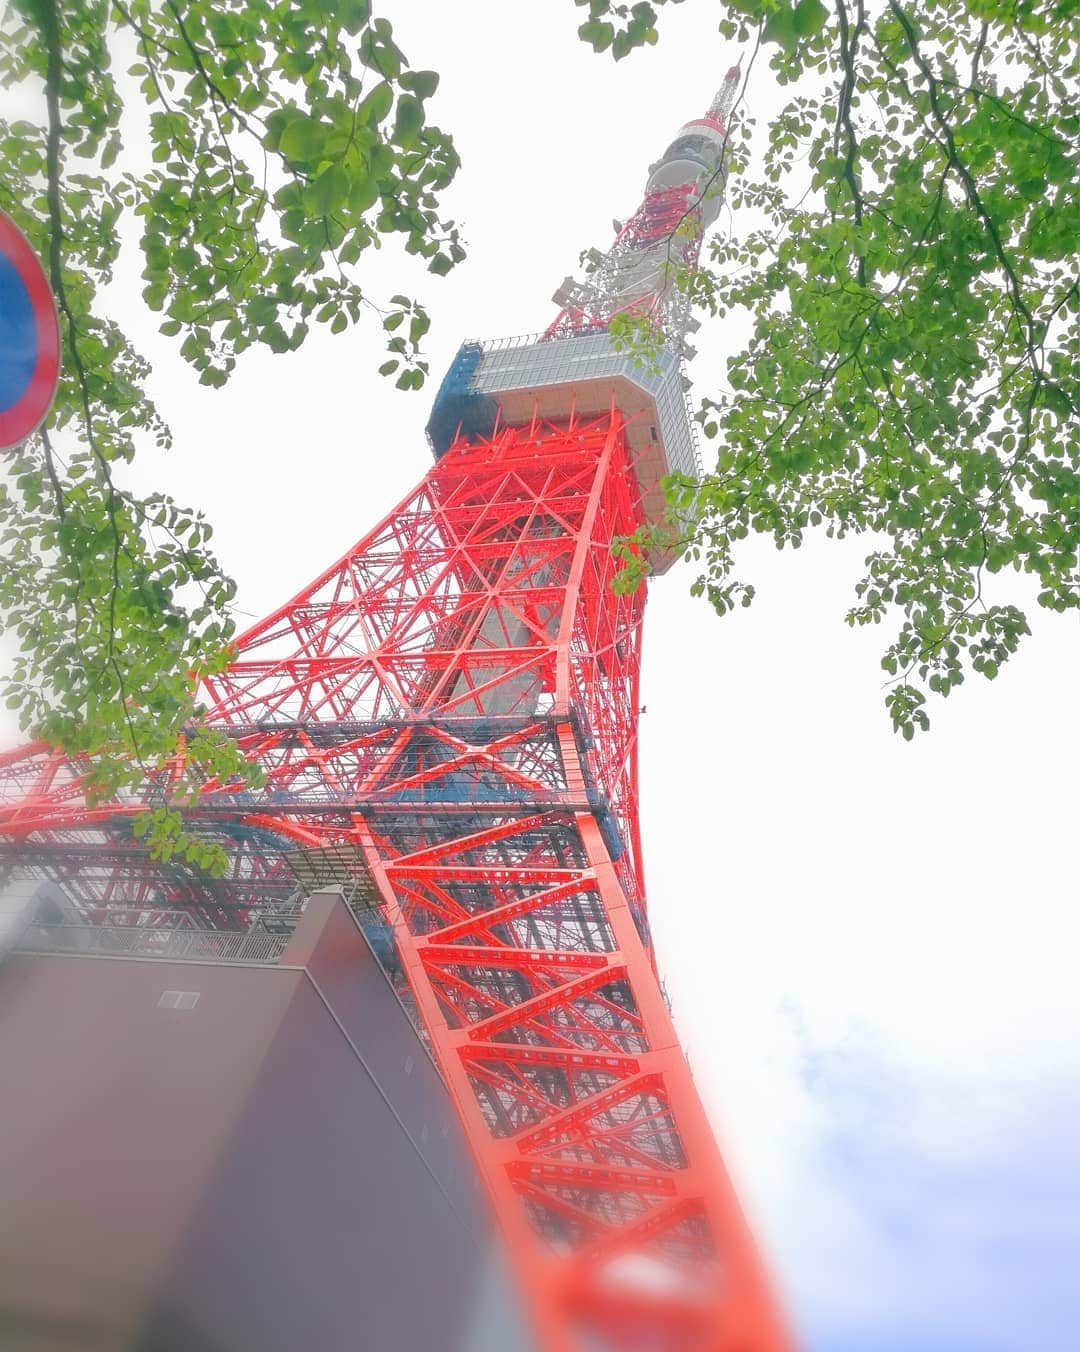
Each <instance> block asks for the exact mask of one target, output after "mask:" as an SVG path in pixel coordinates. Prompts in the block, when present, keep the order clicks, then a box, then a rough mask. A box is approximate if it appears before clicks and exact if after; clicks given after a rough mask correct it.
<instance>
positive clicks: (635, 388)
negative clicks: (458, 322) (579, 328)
mask: <svg viewBox="0 0 1080 1352" xmlns="http://www.w3.org/2000/svg"><path fill="white" fill-rule="evenodd" d="M613 406H614V407H615V408H617V409H618V410H619V412H620V413H621V414H622V415H623V417H624V419H625V420H626V441H627V446H628V448H629V450H630V455H631V460H632V463H633V466H634V473H635V475H636V477H637V482H638V485H639V487H640V490H641V511H642V516H643V519H644V520H645V521H646V522H647V523H648V524H649V525H657V524H659V523H660V522H661V521H662V520H663V519H664V516H665V513H666V502H665V497H664V489H663V481H664V478H665V477H666V476H667V475H669V474H686V475H690V476H693V477H697V476H698V475H699V474H700V462H699V459H698V450H697V443H696V440H695V437H694V432H693V424H692V423H691V421H690V410H689V406H688V403H687V398H686V380H685V377H684V375H683V370H682V359H681V356H680V354H679V351H678V349H677V348H676V347H675V346H674V345H673V344H670V343H665V344H664V345H663V347H661V348H660V351H659V353H658V355H657V357H656V360H655V362H647V361H645V360H643V359H640V358H636V357H634V356H632V355H631V354H629V353H627V352H623V351H619V350H618V349H617V348H616V347H615V345H614V343H613V342H612V340H611V338H610V336H609V335H608V333H607V332H606V331H600V332H592V333H582V334H574V335H570V336H567V337H560V338H545V337H537V336H534V337H525V338H503V339H493V340H487V341H483V342H481V341H470V342H466V343H463V344H462V346H461V347H460V348H459V349H458V352H457V355H456V356H455V358H454V360H453V361H452V362H451V364H450V369H449V370H448V371H447V373H446V376H445V377H444V379H443V382H442V384H441V385H440V387H439V392H438V394H437V395H436V396H435V403H434V405H433V406H432V410H431V417H430V419H429V420H428V425H427V434H428V440H429V442H430V443H431V449H432V451H433V453H434V455H435V458H436V459H437V460H439V459H441V458H442V457H443V456H444V455H445V454H446V453H447V451H448V450H449V449H450V447H451V446H452V445H453V444H454V442H455V441H456V440H457V439H458V438H459V437H464V438H466V439H467V440H470V441H471V440H472V439H474V438H476V439H479V438H483V437H489V436H491V435H492V433H493V431H494V430H495V428H496V426H497V425H504V426H511V427H522V426H526V425H528V424H530V423H531V422H532V421H533V420H534V419H542V420H544V421H551V422H560V421H565V420H566V419H568V418H569V417H570V416H571V415H572V414H576V415H578V416H581V415H585V416H588V415H592V414H600V413H606V412H607V411H608V410H609V409H611V408H612V407H613ZM673 560H674V555H673V554H671V553H669V552H666V551H665V552H662V553H661V552H658V551H654V552H653V554H652V556H651V558H650V562H651V565H652V571H653V572H654V573H662V572H665V571H666V570H667V568H669V567H670V565H671V563H672V562H673Z"/></svg>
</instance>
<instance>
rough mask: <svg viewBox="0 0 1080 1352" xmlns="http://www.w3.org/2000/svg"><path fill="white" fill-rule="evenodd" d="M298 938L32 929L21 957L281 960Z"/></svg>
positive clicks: (111, 928)
mask: <svg viewBox="0 0 1080 1352" xmlns="http://www.w3.org/2000/svg"><path fill="white" fill-rule="evenodd" d="M291 937H292V936H291V935H290V934H268V933H265V932H264V931H262V930H247V931H245V932H243V933H236V932H234V931H218V930H167V929H156V928H153V927H150V926H136V925H74V924H69V925H28V926H27V927H26V929H25V930H24V931H23V932H22V934H21V935H20V936H19V937H18V939H17V940H16V941H15V945H14V948H15V951H16V952H19V953H90V954H95V955H97V956H98V957H102V956H104V957H124V958H168V959H171V960H172V961H174V962H179V961H188V962H267V963H273V962H278V961H279V960H280V958H281V955H282V953H283V952H284V951H285V948H286V946H287V944H288V942H289V939H290V938H291Z"/></svg>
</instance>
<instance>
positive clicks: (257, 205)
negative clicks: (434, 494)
mask: <svg viewBox="0 0 1080 1352" xmlns="http://www.w3.org/2000/svg"><path fill="white" fill-rule="evenodd" d="M117 67H119V70H120V72H122V73H120V74H115V73H114V71H115V70H116V68H117ZM0 81H2V83H3V85H4V87H5V88H7V89H10V90H18V91H19V98H20V100H21V103H22V104H23V106H25V105H26V104H27V103H28V102H29V103H30V104H31V105H33V104H35V103H36V106H37V108H38V110H39V112H38V114H37V115H35V117H34V119H33V120H10V119H9V120H0V160H2V162H3V164H4V173H3V176H2V178H0V206H2V207H3V208H4V210H6V211H7V212H8V213H9V214H10V215H11V216H13V217H14V218H15V220H16V221H17V222H18V224H19V225H20V226H21V227H22V228H23V229H24V230H25V231H26V233H27V235H28V236H29V237H30V240H31V242H32V244H33V245H34V247H35V248H36V249H37V251H38V253H39V255H40V256H41V257H42V258H43V259H44V260H46V262H47V265H48V270H49V273H50V280H51V283H52V286H53V290H54V292H55V294H56V297H57V302H58V309H59V312H60V323H61V336H62V358H63V373H62V380H61V387H60V391H59V396H58V399H57V402H56V405H55V408H54V411H53V414H52V416H51V419H50V422H49V424H48V426H47V430H46V432H45V434H43V435H42V436H41V437H39V438H38V439H36V440H35V441H33V442H31V443H28V444H27V445H25V446H23V447H22V448H21V450H20V451H19V452H18V454H17V455H16V456H14V457H13V458H12V459H11V460H10V461H9V464H8V469H9V473H8V474H7V476H6V482H5V483H4V484H3V485H2V486H0V540H2V542H3V547H4V548H3V554H4V558H3V564H2V566H0V620H2V623H3V626H4V628H5V629H6V630H7V631H8V632H9V634H11V635H13V636H14V638H15V639H16V641H17V643H18V645H19V656H18V658H17V660H16V662H15V665H14V669H13V672H12V674H11V676H10V678H9V679H8V680H7V681H6V685H5V689H4V696H5V698H6V701H7V703H8V705H9V707H12V708H16V709H18V711H19V715H20V718H21V720H22V723H23V725H24V727H25V728H27V729H28V730H31V731H32V732H33V733H34V734H35V735H38V736H41V737H44V738H46V739H48V740H49V741H50V742H52V743H54V744H56V745H59V746H61V747H63V748H64V749H66V750H68V751H71V752H77V753H85V754H87V755H88V756H90V757H91V760H92V765H93V771H94V774H95V776H96V779H97V783H98V788H99V791H100V792H101V793H102V794H104V793H108V792H116V791H118V790H121V789H122V788H123V787H124V785H125V784H128V783H130V782H133V781H134V779H135V778H136V777H138V776H139V775H140V774H141V773H142V767H143V766H146V765H151V764H153V765H160V764H162V763H165V762H169V761H170V760H172V761H174V762H175V764H176V765H177V766H178V767H179V768H178V781H177V792H178V793H180V792H189V791H192V790H193V789H194V787H195V786H196V785H197V784H198V783H199V782H200V781H204V780H205V779H206V778H207V777H208V776H216V777H219V778H221V777H224V778H226V779H227V778H229V777H231V776H240V777H244V776H250V775H251V773H252V771H251V770H250V768H249V767H248V766H247V765H246V762H244V760H243V758H242V757H241V756H240V755H239V754H238V753H237V752H236V749H235V747H234V746H233V744H232V743H231V742H229V741H227V740H226V739H223V738H220V737H214V736H212V735H211V734H209V733H208V732H207V731H206V729H201V730H199V728H198V712H199V711H198V708H197V705H196V696H195V689H196V685H195V681H194V679H193V674H194V676H195V677H197V675H198V674H199V673H200V672H203V671H207V670H212V669H215V668H216V667H219V666H220V665H221V664H222V663H223V662H225V661H227V659H228V643H229V640H230V638H231V636H232V633H233V623H232V620H231V618H230V615H229V603H230V600H231V597H232V594H233V587H232V583H231V582H230V581H229V580H228V579H227V578H226V577H224V576H223V574H222V572H221V569H220V567H219V565H218V563H217V561H216V559H215V558H214V556H213V553H212V552H211V550H210V548H209V544H208V541H209V539H210V534H211V531H210V527H209V525H208V524H207V523H206V522H205V521H203V519H202V518H201V516H199V515H198V514H196V513H192V512H190V511H187V510H185V509H183V508H182V507H180V506H178V505H177V504H175V503H173V502H172V501H170V500H169V499H168V498H166V497H163V496H161V495H157V494H150V495H147V496H140V495H138V494H137V493H134V492H132V491H130V490H129V489H128V488H126V487H125V486H124V483H123V476H122V471H123V467H124V465H125V463H126V462H130V461H131V460H132V459H133V457H134V456H135V455H136V454H137V452H138V450H139V448H140V446H145V445H147V444H148V443H156V444H157V445H159V446H167V445H168V444H169V431H168V428H167V425H166V424H165V422H164V421H163V419H162V418H161V416H160V415H159V413H158V411H157V409H155V407H154V405H153V404H152V402H151V401H150V399H149V397H148V395H147V392H146V381H147V377H148V375H149V368H148V365H147V363H146V362H145V360H144V359H143V358H142V357H141V356H140V355H139V354H138V352H137V351H136V350H135V348H134V347H133V345H132V343H131V342H130V340H129V339H128V337H127V336H126V335H125V334H124V333H123V331H122V330H121V329H120V328H119V326H118V325H117V324H116V322H115V321H114V320H113V319H112V318H110V317H109V314H108V311H107V308H106V304H105V302H104V300H103V296H102V288H103V287H104V286H106V285H107V284H108V283H109V282H110V281H111V279H112V275H113V270H114V269H115V268H116V266H117V263H118V261H119V259H120V257H121V241H122V240H125V241H129V240H131V239H132V237H133V234H137V237H138V247H139V248H140V249H141V255H142V279H143V282H144V288H143V293H142V294H143V298H144V300H145V302H146V304H147V306H148V307H149V308H150V310H151V311H154V312H156V313H157V314H158V315H159V316H160V328H161V331H162V332H163V333H164V334H166V335H170V336H173V337H175V338H176V339H177V340H178V344H179V350H180V353H181V355H182V356H183V357H184V359H185V360H186V361H187V362H189V363H190V365H191V366H192V367H193V368H194V370H195V371H197V372H198V374H199V379H200V381H201V383H202V384H204V385H209V386H219V385H221V384H223V383H224V382H225V381H226V380H227V379H228V376H229V375H230V373H231V372H232V370H233V369H234V367H235V364H236V360H237V358H238V356H239V354H241V353H242V352H243V351H244V350H245V349H247V348H250V347H252V346H254V345H257V344H259V345H263V346H264V347H268V348H269V349H271V350H272V351H274V352H286V351H289V350H292V349H295V348H297V347H299V346H300V344H301V343H302V342H303V341H304V339H305V337H306V336H307V334H308V332H309V330H310V326H311V325H312V324H313V323H314V324H322V325H326V326H328V327H329V329H330V331H331V332H333V333H341V332H343V331H344V330H346V329H348V328H349V327H350V326H351V325H354V324H356V323H357V322H359V321H360V320H361V319H362V317H363V316H364V315H365V313H366V312H371V313H372V314H373V316H374V319H375V322H376V324H381V326H382V328H383V329H384V330H385V334H386V341H387V347H388V349H389V352H388V357H387V360H386V362H385V363H384V364H383V366H382V367H381V370H382V372H383V374H385V375H389V376H392V377H393V378H394V379H395V381H396V384H397V385H398V386H399V387H400V388H402V389H409V388H418V387H419V386H420V385H421V384H422V383H423V381H424V378H425V376H426V374H427V365H426V363H425V362H424V360H423V356H422V343H423V339H424V336H425V334H426V332H427V329H428V322H429V321H428V316H427V313H426V311H425V310H424V308H423V306H422V305H421V304H419V303H418V302H416V301H414V300H412V299H410V298H409V297H407V296H404V295H394V296H392V297H389V298H385V297H383V296H382V295H380V294H372V293H369V291H368V289H367V288H366V286H365V285H364V284H363V283H362V281H361V278H360V274H359V271H358V265H360V264H362V263H363V255H364V254H365V253H366V252H367V251H369V250H371V249H374V248H378V247H379V245H380V243H381V242H382V240H383V239H384V238H385V237H388V236H395V237H397V238H398V239H399V240H400V241H401V243H402V245H403V247H404V248H405V250H406V251H407V252H409V253H411V254H415V255H418V256H419V257H420V258H421V259H423V260H426V261H427V266H428V269H429V270H430V271H431V272H432V273H435V274H443V273H446V272H447V271H449V270H450V268H452V267H453V266H454V264H455V263H456V262H458V261H459V260H460V259H461V258H462V257H463V250H462V247H461V244H460V240H459V237H458V232H457V229H456V227H455V226H454V224H453V223H452V222H449V221H446V220H444V219H442V218H441V216H440V213H439V196H440V193H441V192H442V190H443V189H444V188H445V187H446V186H447V185H448V184H449V183H450V181H451V180H452V179H453V177H454V174H455V173H456V171H457V168H458V157H457V154H456V152H455V150H454V147H453V143H452V141H451V139H450V137H449V136H448V135H447V134H446V133H445V132H443V131H442V130H440V128H439V127H437V126H435V125H434V124H433V123H431V122H430V121H429V120H428V116H427V101H428V100H429V99H430V97H431V95H432V94H433V93H434V92H435V89H436V86H437V84H438V76H437V75H436V74H435V73H434V72H433V71H428V70H414V69H411V68H410V67H409V65H408V63H407V61H406V58H405V56H404V54H403V53H402V51H401V50H400V48H399V47H398V46H397V44H396V42H395V40H394V35H393V31H392V29H391V26H390V24H389V23H388V22H387V21H386V20H385V19H383V18H379V17H374V16H372V14H371V13H370V6H369V4H368V3H367V0H337V3H334V0H294V3H290V4H287V5H278V4H269V3H264V2H263V0H183V3H181V0H106V3H103V4H94V5H89V4H71V5H62V4H60V3H59V0H14V3H13V4H12V5H10V6H9V7H7V9H6V10H5V13H4V16H3V18H2V19H0ZM133 228H134V229H133ZM127 247H130V245H127ZM126 258H127V255H125V260H126ZM181 752H182V754H180V753H181ZM163 830H164V828H163ZM162 839H163V841H164V844H163V848H167V849H169V850H173V849H178V848H183V849H187V848H188V847H189V846H190V847H191V848H192V849H194V848H196V847H195V844H194V843H192V842H187V841H186V840H179V841H177V840H167V841H166V840H164V837H162ZM204 862H212V861H204Z"/></svg>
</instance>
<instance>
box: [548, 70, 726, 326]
mask: <svg viewBox="0 0 1080 1352" xmlns="http://www.w3.org/2000/svg"><path fill="white" fill-rule="evenodd" d="M739 77H740V69H739V67H738V66H732V68H731V69H730V70H729V71H728V73H727V75H726V76H725V78H724V83H723V84H722V85H721V87H720V89H719V90H718V92H717V94H716V96H715V98H714V99H713V101H712V103H711V104H710V105H709V108H708V111H707V112H706V113H705V115H704V116H703V117H699V118H694V119H692V120H691V121H689V122H687V123H685V124H684V125H683V126H682V127H681V128H680V130H679V133H678V135H677V136H676V137H675V139H674V140H673V141H672V142H671V144H670V145H669V146H668V148H667V149H666V150H665V151H664V153H663V155H662V156H661V157H660V159H659V160H657V161H656V163H655V164H652V165H650V167H649V178H648V181H647V183H646V185H645V197H644V200H643V201H642V203H641V205H640V206H639V207H638V209H637V211H635V212H634V214H633V215H632V216H631V217H630V219H629V220H628V221H626V222H625V223H624V224H622V225H619V224H618V223H616V224H617V234H616V237H615V240H614V242H613V244H612V245H611V247H610V248H609V249H608V251H607V252H606V253H601V252H600V250H598V249H592V250H590V251H589V253H588V254H587V255H586V264H587V275H586V278H585V280H583V281H577V280H576V279H575V278H572V277H567V278H566V280H565V281H564V282H563V284H562V286H561V287H560V288H559V290H558V291H557V292H556V293H555V295H554V296H553V298H552V299H553V300H554V301H555V303H556V304H557V305H559V306H561V307H562V309H561V313H560V314H559V316H558V318H557V319H556V320H555V322H554V323H553V324H552V326H551V328H550V329H549V330H548V335H547V336H548V337H551V338H555V337H564V336H567V335H570V334H574V333H587V332H591V331H594V330H597V329H603V328H606V327H607V326H608V325H609V324H610V323H611V321H612V320H613V319H614V318H615V317H616V316H617V315H620V314H632V315H634V316H639V317H641V318H642V319H644V320H646V321H647V322H648V323H649V324H650V325H651V326H652V327H653V328H655V329H656V330H659V332H660V334H661V335H662V337H663V341H665V342H672V343H676V344H677V343H679V342H680V341H681V340H682V338H683V335H684V333H685V332H686V328H687V325H688V321H689V319H690V297H689V294H688V291H687V289H686V287H685V285H681V284H680V283H682V282H684V281H685V279H686V276H687V274H688V273H689V272H691V271H692V270H693V269H694V268H695V267H696V266H697V261H698V257H699V255H700V252H701V243H702V239H703V238H704V234H705V231H706V229H707V228H708V227H709V226H710V225H711V224H712V223H713V221H715V219H716V217H717V215H718V214H719V212H720V204H721V201H722V200H723V194H724V184H725V181H726V178H727V154H728V118H729V116H730V112H731V108H732V106H733V105H734V103H735V97H736V93H737V91H738V85H739Z"/></svg>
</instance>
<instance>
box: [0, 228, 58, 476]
mask: <svg viewBox="0 0 1080 1352" xmlns="http://www.w3.org/2000/svg"><path fill="white" fill-rule="evenodd" d="M59 375H60V326H59V324H58V323H57V319H56V305H55V304H54V302H53V297H52V292H51V291H50V290H49V283H48V280H47V279H46V276H45V271H44V269H43V268H42V266H41V263H40V262H39V260H38V256H37V254H35V253H34V251H33V249H32V248H31V247H30V243H29V241H28V240H27V238H26V236H25V235H24V234H23V232H22V231H21V230H20V229H19V227H18V226H17V225H16V224H15V222H14V221H13V220H12V219H11V217H10V216H8V215H6V214H5V213H4V212H2V211H0V451H6V450H10V449H11V448H12V447H13V446H18V445H19V444H20V443H21V442H23V441H25V440H26V438H27V437H29V436H31V435H32V434H33V433H34V432H36V431H37V429H38V428H39V427H40V426H41V423H42V421H43V420H44V418H45V415H46V414H47V413H48V411H49V408H50V406H51V404H52V401H53V396H54V395H55V394H56V382H57V380H58V378H59Z"/></svg>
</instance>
